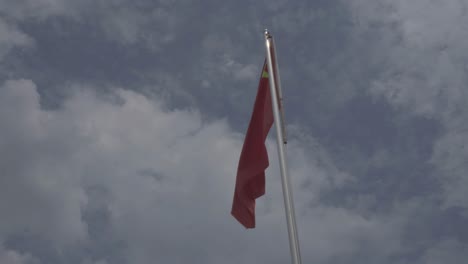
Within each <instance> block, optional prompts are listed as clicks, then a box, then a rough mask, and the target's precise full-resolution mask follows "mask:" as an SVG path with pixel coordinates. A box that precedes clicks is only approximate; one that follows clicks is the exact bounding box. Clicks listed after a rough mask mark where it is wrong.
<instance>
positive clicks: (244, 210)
mask: <svg viewBox="0 0 468 264" xmlns="http://www.w3.org/2000/svg"><path fill="white" fill-rule="evenodd" d="M272 125H273V112H272V103H271V95H270V85H269V83H268V69H267V64H266V61H265V63H264V65H263V70H262V74H261V77H260V83H259V85H258V91H257V97H256V99H255V104H254V109H253V113H252V117H251V119H250V123H249V128H248V129H247V134H246V135H245V140H244V145H243V147H242V152H241V155H240V159H239V165H238V168H237V177H236V187H235V190H234V199H233V203H232V210H231V214H232V215H233V216H234V217H235V218H236V219H237V220H238V221H239V222H240V223H241V224H242V225H244V226H245V227H246V228H254V227H255V199H257V198H258V197H260V196H262V195H264V194H265V169H266V168H267V167H268V165H269V162H268V153H267V150H266V146H265V140H266V138H267V135H268V132H269V131H270V128H271V126H272Z"/></svg>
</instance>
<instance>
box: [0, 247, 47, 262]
mask: <svg viewBox="0 0 468 264" xmlns="http://www.w3.org/2000/svg"><path fill="white" fill-rule="evenodd" d="M0 263H2V264H39V262H37V260H36V259H34V258H33V257H31V256H30V255H27V254H24V255H23V254H21V253H19V252H16V251H14V250H7V249H5V248H3V247H2V245H1V244H0Z"/></svg>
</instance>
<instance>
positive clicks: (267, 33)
mask: <svg viewBox="0 0 468 264" xmlns="http://www.w3.org/2000/svg"><path fill="white" fill-rule="evenodd" d="M264 32H265V38H271V34H270V31H268V29H267V28H265V31H264Z"/></svg>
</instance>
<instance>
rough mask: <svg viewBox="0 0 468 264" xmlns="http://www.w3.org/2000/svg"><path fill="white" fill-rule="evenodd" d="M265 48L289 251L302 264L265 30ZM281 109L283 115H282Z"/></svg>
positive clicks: (294, 263) (275, 68)
mask: <svg viewBox="0 0 468 264" xmlns="http://www.w3.org/2000/svg"><path fill="white" fill-rule="evenodd" d="M265 46H266V55H267V56H266V57H267V65H268V74H269V78H268V79H269V81H270V93H271V101H272V107H273V116H274V119H275V128H276V139H277V143H278V157H279V162H280V170H281V183H282V188H283V198H284V206H285V212H286V222H287V224H288V235H289V249H290V251H291V259H292V264H301V262H302V261H301V253H300V249H299V239H298V237H297V227H296V216H295V212H294V202H293V198H292V192H291V189H290V185H291V183H290V180H289V175H288V167H287V163H286V154H285V145H286V142H287V140H286V137H285V133H283V132H285V129H284V123H283V121H284V120H283V118H284V115H283V114H282V113H283V107H282V104H280V103H282V102H281V101H278V100H282V91H281V83H280V81H279V73H278V66H277V65H278V64H277V58H276V53H275V48H274V42H273V36H272V35H271V34H270V33H269V32H268V30H266V29H265ZM280 109H281V113H280Z"/></svg>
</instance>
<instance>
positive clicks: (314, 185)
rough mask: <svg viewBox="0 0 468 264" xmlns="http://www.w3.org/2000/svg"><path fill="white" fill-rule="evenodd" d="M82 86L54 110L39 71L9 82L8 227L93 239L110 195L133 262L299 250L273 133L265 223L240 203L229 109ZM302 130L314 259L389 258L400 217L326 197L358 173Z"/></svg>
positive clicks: (297, 161) (303, 191)
mask: <svg viewBox="0 0 468 264" xmlns="http://www.w3.org/2000/svg"><path fill="white" fill-rule="evenodd" d="M73 90H74V91H75V92H74V95H72V96H71V97H70V98H69V99H67V100H66V101H65V102H64V104H63V106H62V107H61V108H59V109H56V110H44V109H42V108H41V107H40V97H39V95H38V94H37V92H36V88H35V85H34V83H32V82H31V81H28V80H11V81H8V82H6V83H5V84H4V85H3V86H2V87H1V89H0V93H1V96H0V98H1V99H0V100H1V104H0V107H1V111H0V113H1V114H0V122H1V124H2V126H1V129H0V131H1V133H0V134H1V135H2V136H1V138H0V145H1V148H0V156H1V157H2V159H1V162H2V163H1V164H2V165H1V167H2V168H3V170H4V173H3V175H2V178H0V180H1V181H2V182H3V183H2V184H0V186H1V187H0V201H1V202H0V210H1V211H2V212H5V213H2V223H1V225H0V232H1V233H0V234H1V235H2V236H4V237H8V236H9V235H13V234H15V233H18V232H22V230H24V229H27V230H28V232H30V233H33V234H37V235H39V236H41V237H45V238H46V239H47V240H52V241H54V243H55V245H56V247H58V248H62V249H65V248H69V247H72V246H74V247H76V246H77V245H86V243H88V242H90V241H89V239H91V237H92V235H90V234H89V230H88V229H87V225H88V224H89V223H86V222H84V220H83V219H84V216H83V211H84V210H87V209H86V208H94V207H95V206H94V204H99V203H102V206H103V208H107V210H108V211H109V213H110V218H109V220H108V221H109V222H108V223H107V225H108V226H109V227H110V229H111V230H112V239H116V240H117V241H123V243H124V245H125V246H124V248H123V249H122V250H123V252H124V255H125V257H126V261H128V262H132V263H148V262H150V261H154V260H157V261H158V262H169V261H170V262H171V263H186V262H187V261H197V262H203V263H215V262H216V263H219V262H220V261H221V262H223V263H239V262H241V261H244V262H245V261H247V262H250V261H252V258H255V259H256V260H257V261H258V262H260V263H283V262H284V261H288V259H289V252H288V250H289V249H288V246H287V235H286V225H285V219H284V212H283V201H282V194H281V187H280V178H279V175H278V165H277V157H276V154H275V151H276V148H275V146H274V144H273V143H272V142H270V141H269V143H268V146H269V152H270V161H271V164H272V166H271V168H270V169H268V171H267V175H268V176H267V177H268V181H267V194H266V196H265V197H263V198H261V199H260V200H259V203H258V208H257V212H258V220H257V221H258V228H257V229H255V230H252V231H245V230H244V229H243V228H242V227H241V226H240V225H239V224H238V223H237V222H236V221H235V220H234V219H233V218H232V217H231V216H230V214H229V211H230V206H231V201H232V195H233V186H234V180H235V179H234V175H235V170H236V166H237V161H238V155H239V152H240V148H241V143H242V136H241V135H239V134H237V133H235V132H233V131H232V130H231V129H230V128H229V127H228V126H227V124H226V122H225V121H223V120H218V121H214V122H211V123H205V122H203V121H202V118H201V116H200V114H199V113H198V112H197V111H194V110H173V111H169V110H165V106H164V103H163V102H160V101H157V100H156V101H150V100H149V99H148V98H147V97H144V96H143V95H140V94H138V93H135V92H131V91H127V90H118V91H117V92H116V94H115V95H114V97H110V98H111V99H109V98H108V99H104V98H101V97H99V96H97V95H95V94H94V93H93V92H92V90H91V89H89V88H82V87H74V88H73ZM293 134H294V135H293V136H292V139H291V141H290V144H289V150H288V152H289V157H290V160H291V175H292V177H293V183H294V190H295V197H296V198H298V199H297V201H296V206H297V212H298V222H299V228H300V235H301V237H300V238H301V241H302V242H303V248H304V253H303V254H304V259H305V260H311V259H312V260H318V261H326V260H329V259H332V258H336V257H337V256H343V255H353V254H356V252H360V251H361V250H363V248H365V247H368V246H371V247H373V248H374V249H375V252H377V253H378V254H377V253H376V254H375V255H376V258H377V259H384V258H385V256H387V255H388V254H389V252H394V251H396V250H398V247H397V246H396V245H395V244H396V242H395V241H398V239H399V232H398V230H399V229H400V225H399V224H398V223H397V222H395V219H399V218H394V217H390V218H381V217H377V216H374V217H367V218H365V217H363V216H361V215H360V214H358V213H356V212H353V211H351V210H347V209H342V208H333V207H326V206H322V205H319V203H318V199H319V196H320V193H321V192H322V191H326V190H329V189H333V188H335V186H341V185H342V184H343V183H344V182H345V181H346V180H349V176H347V175H346V174H343V173H341V172H340V171H339V170H337V169H336V168H334V166H333V164H332V163H331V160H330V159H329V158H328V157H327V155H326V154H325V153H324V150H323V149H321V148H320V146H319V145H318V144H317V143H316V142H314V141H313V139H311V138H310V137H309V138H307V137H306V136H304V135H302V136H301V134H300V133H299V132H294V133H293ZM92 186H99V187H100V188H102V189H104V190H106V191H105V192H104V193H103V194H102V196H103V197H105V198H103V200H102V201H97V200H93V199H97V198H96V197H94V198H93V197H90V196H89V195H87V192H86V190H87V188H89V187H92ZM10 201H15V202H14V203H11V202H10ZM4 215H5V217H3V216H4ZM86 241H88V242H86ZM356 241H359V242H356ZM83 243H84V244H83ZM83 258H84V259H83V261H85V263H86V261H88V262H89V261H90V260H91V259H93V258H90V256H83ZM229 261H230V262H229Z"/></svg>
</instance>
